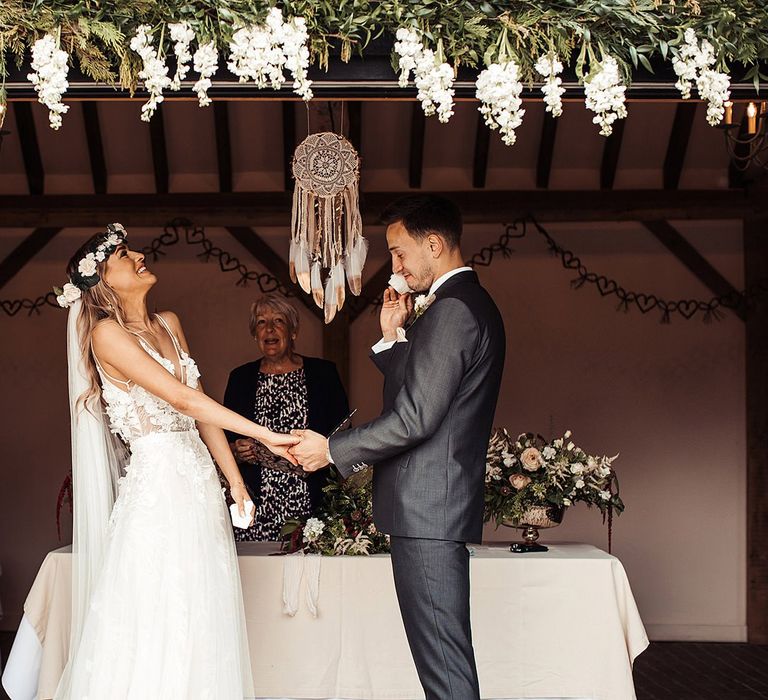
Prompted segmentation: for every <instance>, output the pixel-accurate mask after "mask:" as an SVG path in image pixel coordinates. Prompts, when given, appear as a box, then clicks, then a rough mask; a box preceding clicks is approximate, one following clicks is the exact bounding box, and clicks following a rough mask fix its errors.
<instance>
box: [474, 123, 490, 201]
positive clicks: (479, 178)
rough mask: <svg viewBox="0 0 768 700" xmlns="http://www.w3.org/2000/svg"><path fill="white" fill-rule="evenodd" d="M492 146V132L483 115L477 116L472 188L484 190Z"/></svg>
mask: <svg viewBox="0 0 768 700" xmlns="http://www.w3.org/2000/svg"><path fill="white" fill-rule="evenodd" d="M490 146H491V130H490V129H489V128H488V126H487V124H486V123H485V119H484V118H483V115H482V114H479V113H478V115H477V128H476V129H475V155H474V159H473V162H472V187H477V188H480V189H482V188H483V187H485V181H486V179H487V177H488V152H489V150H490Z"/></svg>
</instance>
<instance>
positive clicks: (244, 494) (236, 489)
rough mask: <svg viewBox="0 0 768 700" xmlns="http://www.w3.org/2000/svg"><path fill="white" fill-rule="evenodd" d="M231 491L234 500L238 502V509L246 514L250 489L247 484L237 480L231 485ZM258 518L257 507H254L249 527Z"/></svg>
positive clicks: (241, 513) (242, 513)
mask: <svg viewBox="0 0 768 700" xmlns="http://www.w3.org/2000/svg"><path fill="white" fill-rule="evenodd" d="M229 493H230V495H231V496H232V500H233V501H234V502H235V503H237V510H238V511H239V512H240V515H245V502H246V501H247V500H249V499H248V491H247V490H246V488H245V484H244V483H243V482H242V481H239V482H236V483H235V484H233V485H232V486H230V487H229ZM255 519H256V509H255V508H254V509H253V513H252V514H251V522H250V523H248V527H250V526H251V525H253V521H254V520H255Z"/></svg>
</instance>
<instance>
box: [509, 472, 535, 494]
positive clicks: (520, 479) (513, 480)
mask: <svg viewBox="0 0 768 700" xmlns="http://www.w3.org/2000/svg"><path fill="white" fill-rule="evenodd" d="M509 483H510V484H512V486H513V487H514V488H515V489H516V490H518V491H519V490H520V489H524V488H525V487H526V486H528V484H530V483H531V477H530V476H526V475H525V474H513V475H512V476H510V477H509Z"/></svg>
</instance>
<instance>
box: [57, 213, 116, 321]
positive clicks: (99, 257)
mask: <svg viewBox="0 0 768 700" xmlns="http://www.w3.org/2000/svg"><path fill="white" fill-rule="evenodd" d="M127 236H128V234H127V232H126V230H125V229H124V228H123V225H122V224H118V223H114V224H108V225H107V230H106V232H105V233H103V234H102V238H101V241H100V242H99V243H98V245H96V247H95V248H93V249H92V250H90V251H89V252H88V253H86V255H85V257H83V258H82V259H81V260H80V262H79V263H78V264H77V271H76V272H75V274H74V275H73V277H72V278H71V279H70V280H69V282H67V283H66V284H65V285H64V286H63V287H61V288H59V287H54V289H53V291H54V293H55V294H56V301H57V302H58V304H59V306H61V307H62V308H64V309H67V308H69V307H70V306H71V305H72V304H73V303H74V302H75V301H77V300H78V299H79V298H80V297H81V296H82V293H83V292H84V291H85V290H86V289H90V288H91V287H93V286H94V285H95V284H96V283H98V281H99V274H98V265H99V263H100V262H104V261H105V260H106V259H107V258H108V257H109V256H110V255H112V253H114V252H115V250H116V249H117V247H118V246H119V245H120V244H121V243H122V242H123V241H125V239H126V238H127Z"/></svg>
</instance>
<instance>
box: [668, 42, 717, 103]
mask: <svg viewBox="0 0 768 700" xmlns="http://www.w3.org/2000/svg"><path fill="white" fill-rule="evenodd" d="M708 43H709V42H707V44H708ZM702 59H703V60H704V61H705V62H704V63H701V66H702V67H705V66H706V65H707V64H706V58H705V56H704V55H703V53H702V52H701V51H699V44H698V41H697V40H696V32H695V31H694V30H693V29H690V28H689V29H686V30H685V35H684V41H683V45H682V46H681V47H680V53H679V54H678V55H677V56H674V57H673V58H672V68H674V70H675V74H676V75H677V82H676V83H675V87H676V88H677V89H678V90H679V91H680V94H681V95H682V97H683V99H684V100H687V99H689V98H690V97H691V88H692V87H693V83H694V82H695V81H696V76H697V74H698V70H699V67H700V61H702Z"/></svg>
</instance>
